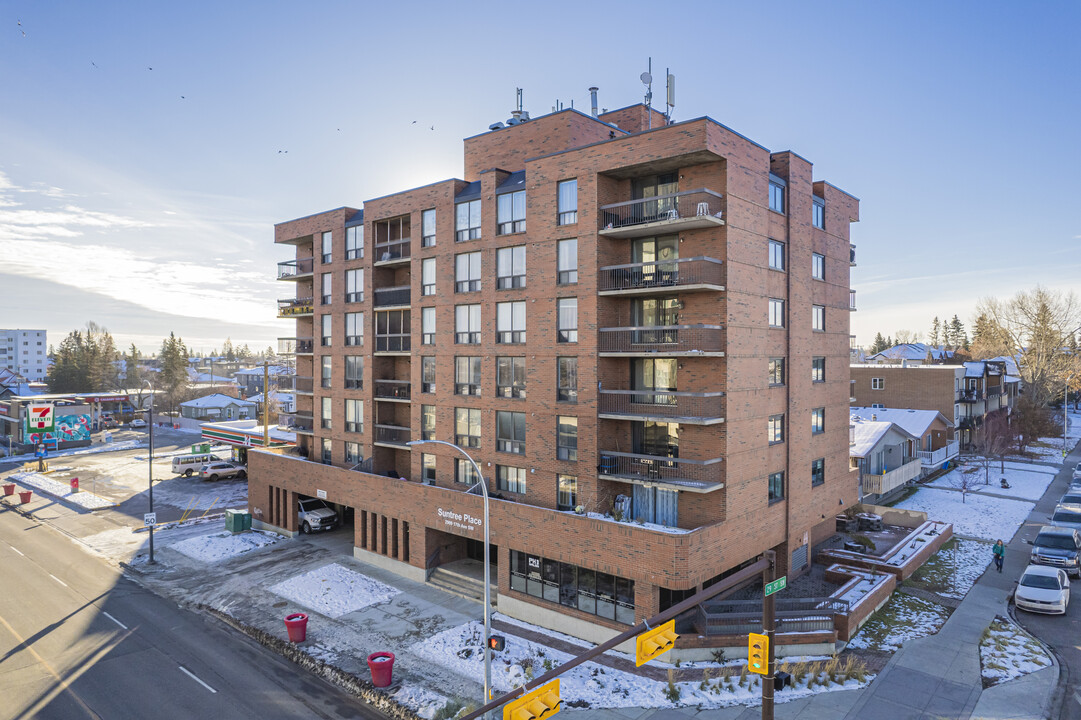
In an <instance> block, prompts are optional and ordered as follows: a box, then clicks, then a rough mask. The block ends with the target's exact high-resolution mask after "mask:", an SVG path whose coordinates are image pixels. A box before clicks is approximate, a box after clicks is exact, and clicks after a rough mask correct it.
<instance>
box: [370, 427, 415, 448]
mask: <svg viewBox="0 0 1081 720" xmlns="http://www.w3.org/2000/svg"><path fill="white" fill-rule="evenodd" d="M412 434H413V431H412V430H410V429H409V428H407V427H400V426H398V425H376V426H375V442H377V443H388V444H391V445H405V444H406V443H407V442H409V441H410V440H411V439H412Z"/></svg>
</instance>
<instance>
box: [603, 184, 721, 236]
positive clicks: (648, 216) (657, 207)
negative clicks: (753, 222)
mask: <svg viewBox="0 0 1081 720" xmlns="http://www.w3.org/2000/svg"><path fill="white" fill-rule="evenodd" d="M723 202H724V196H723V195H721V194H720V193H716V192H713V191H712V190H706V189H705V188H700V189H698V190H685V191H683V192H678V193H671V194H669V195H657V196H655V197H650V198H642V199H641V200H629V201H627V202H621V203H614V204H612V205H602V206H601V207H600V213H599V215H600V230H599V232H598V234H599V235H603V236H605V237H612V238H636V237H647V236H649V235H661V234H666V233H674V232H683V231H685V230H699V229H702V228H715V227H720V226H723V225H724V220H722V219H721V217H722V215H723V213H724V207H723Z"/></svg>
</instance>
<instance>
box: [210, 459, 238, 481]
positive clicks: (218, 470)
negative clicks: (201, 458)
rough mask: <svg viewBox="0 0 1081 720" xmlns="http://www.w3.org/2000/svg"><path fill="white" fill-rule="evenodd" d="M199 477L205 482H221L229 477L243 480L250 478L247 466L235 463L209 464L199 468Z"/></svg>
mask: <svg viewBox="0 0 1081 720" xmlns="http://www.w3.org/2000/svg"><path fill="white" fill-rule="evenodd" d="M199 477H201V478H202V479H203V480H221V479H223V478H229V477H237V478H240V479H241V480H243V479H244V478H246V477H248V468H247V466H246V465H241V464H240V463H234V462H213V463H207V464H206V465H203V466H202V467H201V468H199Z"/></svg>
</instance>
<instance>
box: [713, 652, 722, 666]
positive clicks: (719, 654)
mask: <svg viewBox="0 0 1081 720" xmlns="http://www.w3.org/2000/svg"><path fill="white" fill-rule="evenodd" d="M713 662H715V663H717V664H718V665H724V648H717V649H716V650H714V651H713Z"/></svg>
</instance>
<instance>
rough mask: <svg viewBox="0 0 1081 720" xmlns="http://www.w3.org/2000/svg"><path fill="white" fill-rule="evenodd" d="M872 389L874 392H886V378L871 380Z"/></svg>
mask: <svg viewBox="0 0 1081 720" xmlns="http://www.w3.org/2000/svg"><path fill="white" fill-rule="evenodd" d="M871 389H872V390H885V389H886V378H871Z"/></svg>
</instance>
